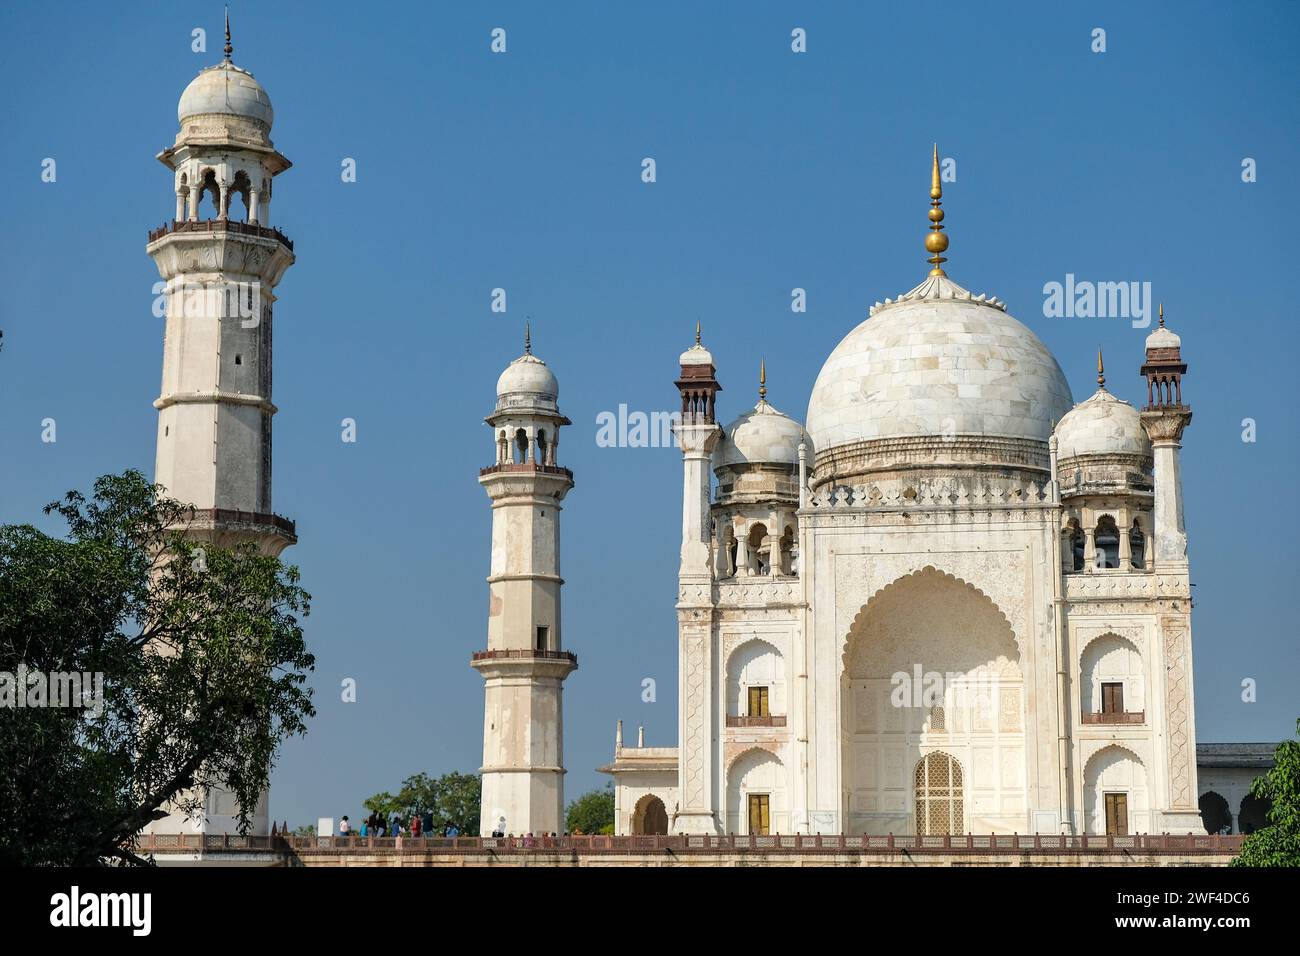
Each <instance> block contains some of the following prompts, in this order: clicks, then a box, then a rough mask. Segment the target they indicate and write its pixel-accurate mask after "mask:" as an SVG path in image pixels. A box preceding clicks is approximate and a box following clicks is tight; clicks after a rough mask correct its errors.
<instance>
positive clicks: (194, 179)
mask: <svg viewBox="0 0 1300 956" xmlns="http://www.w3.org/2000/svg"><path fill="white" fill-rule="evenodd" d="M231 53H232V50H231V43H230V23H229V19H227V22H226V46H225V58H224V59H223V60H222V61H221V62H220V63H218V64H217V65H216V66H211V67H208V68H207V69H205V70H203V71H202V72H201V73H199V75H198V76H197V77H196V78H195V79H194V80H193V81H192V82H191V83H190V85H189V86H187V87H186V88H185V92H184V93H183V94H181V99H180V104H179V106H178V109H177V114H178V117H179V120H180V132H179V133H178V134H177V136H176V142H175V143H174V144H173V145H171V146H169V147H168V148H166V149H164V150H163V151H162V152H161V153H159V154H158V160H159V161H160V162H161V163H162V164H163V165H164V166H166V167H167V168H168V169H170V170H172V172H173V174H174V187H175V193H176V215H175V218H174V219H173V220H172V221H171V222H169V223H167V224H165V225H164V226H162V227H161V228H159V229H156V230H154V231H153V232H151V233H150V234H149V244H148V246H147V250H146V251H147V252H148V253H149V255H150V256H152V257H153V260H154V262H155V263H156V264H157V266H158V272H159V273H160V274H161V276H162V278H163V280H164V281H165V283H166V292H167V319H166V331H165V335H164V340H163V372H162V391H161V394H160V395H159V397H158V400H157V401H155V402H154V407H155V408H157V409H158V455H157V465H156V469H155V473H154V474H155V481H156V482H157V483H158V484H160V485H162V486H163V487H164V489H165V490H166V493H167V495H168V496H169V497H171V498H175V499H177V500H179V501H182V502H185V503H188V504H192V505H193V506H194V507H195V508H196V513H195V518H194V520H193V522H192V523H191V525H190V529H189V530H190V533H191V534H193V535H194V536H195V537H197V538H200V539H203V540H207V541H212V542H214V543H216V544H219V545H222V546H230V545H234V544H237V543H239V542H244V541H252V542H254V543H255V544H256V545H257V546H258V548H259V549H260V550H261V551H263V552H264V553H266V554H272V555H278V554H279V553H280V552H281V551H283V550H284V548H286V547H288V546H289V545H290V544H293V543H294V542H295V541H296V540H297V537H296V532H295V527H294V524H293V522H292V521H289V520H288V519H286V518H282V517H280V516H279V515H277V514H275V513H274V512H273V511H272V509H271V417H272V416H273V415H274V414H275V411H276V408H275V405H273V404H272V402H271V324H272V323H271V307H272V303H274V302H275V295H274V294H273V290H274V288H275V286H276V284H277V283H278V282H279V281H280V277H281V276H282V275H284V272H285V270H286V269H288V268H289V266H291V265H293V262H294V256H293V245H292V243H290V242H289V240H288V239H286V238H285V237H284V236H283V235H282V234H281V233H280V232H279V231H278V230H275V229H272V228H270V227H269V226H268V225H267V221H268V218H269V215H270V208H271V180H272V178H273V177H275V176H276V175H277V174H279V173H282V172H284V171H285V170H286V169H288V168H289V165H290V163H289V160H287V159H285V157H284V156H282V155H281V154H280V153H279V152H277V151H276V149H275V146H274V145H273V144H272V142H271V138H270V132H271V122H272V119H273V115H274V114H273V112H272V110H271V102H270V99H269V98H268V97H267V95H266V91H265V90H263V89H262V87H261V85H260V84H259V83H258V82H257V81H256V80H255V79H253V75H252V74H251V73H249V72H248V71H247V70H242V69H240V68H239V67H237V66H235V65H234V63H233V62H231ZM205 197H206V198H207V199H210V200H211V208H210V209H209V208H205V204H204V203H203V200H204V198H205ZM236 197H238V199H239V200H241V201H242V207H243V208H242V209H241V208H239V207H240V203H238V202H235V200H236ZM232 801H233V798H232V797H231V796H230V795H229V794H227V793H224V792H219V791H214V792H212V793H209V794H208V795H207V798H206V806H207V818H206V820H199V819H190V820H187V819H184V818H181V817H178V815H176V814H173V815H172V816H170V817H168V818H167V819H165V820H161V821H158V822H157V823H155V824H153V825H152V826H151V827H150V829H151V830H153V831H155V832H176V831H177V830H183V831H185V832H196V831H198V832H209V833H221V832H233V831H234V828H235V824H236V815H237V813H238V807H237V806H235V805H234V804H233V802H232ZM267 826H268V823H267V800H266V794H263V795H262V798H261V800H259V802H258V807H257V809H256V811H255V813H254V814H253V830H252V832H253V833H255V834H261V833H266V832H267Z"/></svg>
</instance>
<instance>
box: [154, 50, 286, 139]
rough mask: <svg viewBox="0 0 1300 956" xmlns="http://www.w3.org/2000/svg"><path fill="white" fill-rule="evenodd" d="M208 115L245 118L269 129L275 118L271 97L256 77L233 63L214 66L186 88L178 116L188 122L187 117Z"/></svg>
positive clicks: (177, 111)
mask: <svg viewBox="0 0 1300 956" xmlns="http://www.w3.org/2000/svg"><path fill="white" fill-rule="evenodd" d="M207 113H221V114H224V115H227V116H242V117H246V118H249V119H255V120H260V121H261V122H263V123H265V124H266V126H267V128H268V129H269V128H270V126H271V123H272V121H273V120H274V119H275V111H274V110H272V109H271V98H270V97H269V96H267V95H266V90H264V89H262V84H260V83H258V82H257V80H255V79H253V74H252V73H249V72H248V71H247V70H241V69H240V68H239V67H237V66H235V65H234V64H233V63H231V62H230V61H229V60H222V61H221V62H220V63H218V64H217V65H216V66H210V67H208V68H207V69H206V70H204V71H203V72H202V73H200V74H199V75H198V76H196V77H195V78H194V79H193V80H191V81H190V85H189V86H187V87H185V92H184V93H182V94H181V100H180V103H179V104H178V105H177V107H176V117H177V119H179V120H180V121H181V123H184V122H185V120H186V118H187V117H190V116H200V115H203V114H207Z"/></svg>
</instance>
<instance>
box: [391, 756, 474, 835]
mask: <svg viewBox="0 0 1300 956" xmlns="http://www.w3.org/2000/svg"><path fill="white" fill-rule="evenodd" d="M481 792H482V782H481V781H480V780H479V776H478V774H474V773H457V772H456V771H452V772H451V773H444V774H443V775H442V776H441V777H436V778H435V777H430V776H429V775H428V774H424V773H417V774H415V775H414V776H411V777H407V778H406V779H405V780H403V781H402V789H401V790H399V791H398V792H397V795H396V796H394V795H393V794H391V793H389V792H387V791H384V792H382V793H377V794H375V795H374V796H373V797H370V798H369V799H368V800H366V801H365V808H366V809H367V810H370V811H371V812H372V813H380V814H382V815H383V817H384V819H385V820H388V819H391V818H392V816H393V814H394V813H396V814H397V815H398V816H399V817H401V819H402V820H403V822H406V821H409V820H410V819H411V817H413V816H415V815H417V814H419V815H420V816H429V817H431V818H432V821H433V826H432V831H431V832H433V833H444V832H446V830H447V828H448V827H455V828H456V829H457V830H458V831H459V832H460V833H461V834H464V835H472V834H476V833H478V824H479V803H480V799H481Z"/></svg>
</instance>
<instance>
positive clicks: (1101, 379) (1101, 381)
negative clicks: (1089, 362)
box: [1097, 348, 1106, 388]
mask: <svg viewBox="0 0 1300 956" xmlns="http://www.w3.org/2000/svg"><path fill="white" fill-rule="evenodd" d="M1097 387H1098V388H1105V387H1106V369H1105V366H1103V365H1102V364H1101V349H1100V348H1098V349H1097Z"/></svg>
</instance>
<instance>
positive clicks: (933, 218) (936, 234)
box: [925, 143, 948, 276]
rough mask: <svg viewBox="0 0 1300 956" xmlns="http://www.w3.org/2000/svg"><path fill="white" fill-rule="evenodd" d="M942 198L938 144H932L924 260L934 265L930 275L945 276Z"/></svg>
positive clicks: (946, 242) (946, 241) (945, 244)
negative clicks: (927, 229)
mask: <svg viewBox="0 0 1300 956" xmlns="http://www.w3.org/2000/svg"><path fill="white" fill-rule="evenodd" d="M942 198H943V185H942V183H941V182H940V180H939V144H938V143H935V144H934V161H933V164H932V165H931V167H930V234H929V235H927V236H926V237H925V250H926V252H928V253H930V258H929V259H927V260H926V261H927V262H929V263H930V264H931V265H933V266H934V268H933V269H931V270H930V275H932V276H946V275H947V274H948V273H946V272H944V271H943V264H944V263H945V262H947V261H948V260H947V259H945V258H944V257H943V255H942V253H944V252H947V251H948V237H947V236H945V235H944V234H943V210H942V209H940V208H939V206H940V205H941V203H940V200H941V199H942Z"/></svg>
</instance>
